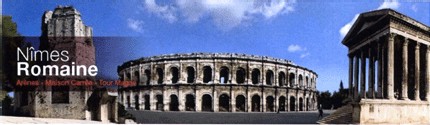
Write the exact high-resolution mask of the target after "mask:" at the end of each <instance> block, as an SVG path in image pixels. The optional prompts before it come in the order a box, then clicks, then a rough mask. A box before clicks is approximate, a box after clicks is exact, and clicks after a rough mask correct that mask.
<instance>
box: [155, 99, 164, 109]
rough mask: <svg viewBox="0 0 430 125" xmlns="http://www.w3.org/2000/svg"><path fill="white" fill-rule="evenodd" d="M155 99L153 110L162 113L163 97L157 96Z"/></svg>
mask: <svg viewBox="0 0 430 125" xmlns="http://www.w3.org/2000/svg"><path fill="white" fill-rule="evenodd" d="M155 98H157V103H156V108H155V110H160V111H163V108H164V104H163V95H157V96H156V97H155Z"/></svg>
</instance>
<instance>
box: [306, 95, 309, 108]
mask: <svg viewBox="0 0 430 125" xmlns="http://www.w3.org/2000/svg"><path fill="white" fill-rule="evenodd" d="M306 111H309V98H306Z"/></svg>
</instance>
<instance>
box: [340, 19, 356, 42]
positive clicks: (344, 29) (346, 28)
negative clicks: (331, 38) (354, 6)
mask: <svg viewBox="0 0 430 125" xmlns="http://www.w3.org/2000/svg"><path fill="white" fill-rule="evenodd" d="M358 16H359V15H358V14H355V16H354V18H353V19H352V20H351V21H350V22H348V23H347V24H345V25H344V26H343V27H342V28H340V30H339V33H340V35H341V36H342V37H345V36H346V34H347V33H348V31H349V29H351V27H352V25H354V22H355V21H356V20H357V18H358Z"/></svg>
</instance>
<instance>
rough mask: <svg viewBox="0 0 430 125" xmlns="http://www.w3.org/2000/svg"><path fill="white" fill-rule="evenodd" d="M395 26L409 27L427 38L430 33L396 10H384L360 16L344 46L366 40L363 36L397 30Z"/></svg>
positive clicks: (343, 41)
mask: <svg viewBox="0 0 430 125" xmlns="http://www.w3.org/2000/svg"><path fill="white" fill-rule="evenodd" d="M393 22H394V23H393ZM393 24H395V25H402V27H408V28H409V29H412V30H414V31H418V32H421V33H422V34H424V35H425V34H427V37H428V34H429V33H430V28H429V27H428V26H426V25H424V24H422V23H420V22H418V21H416V20H414V19H412V18H410V17H408V16H406V15H403V14H401V13H399V12H396V11H395V10H392V9H382V10H375V11H370V12H366V13H362V14H360V15H359V16H358V18H357V20H356V21H355V22H354V24H353V25H352V27H351V29H350V30H349V31H348V33H347V34H346V36H345V38H344V39H343V40H342V44H344V45H346V46H351V45H354V44H356V43H357V42H359V41H361V40H362V39H365V38H364V37H363V36H371V35H372V34H376V33H379V32H382V31H383V30H385V29H387V28H393V27H394V28H395V27H396V26H395V25H393Z"/></svg>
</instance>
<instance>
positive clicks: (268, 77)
mask: <svg viewBox="0 0 430 125" xmlns="http://www.w3.org/2000/svg"><path fill="white" fill-rule="evenodd" d="M274 78H275V77H274V74H273V71H272V70H267V71H266V85H273V81H274V80H273V79H274Z"/></svg>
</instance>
